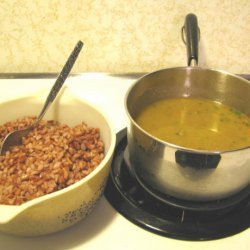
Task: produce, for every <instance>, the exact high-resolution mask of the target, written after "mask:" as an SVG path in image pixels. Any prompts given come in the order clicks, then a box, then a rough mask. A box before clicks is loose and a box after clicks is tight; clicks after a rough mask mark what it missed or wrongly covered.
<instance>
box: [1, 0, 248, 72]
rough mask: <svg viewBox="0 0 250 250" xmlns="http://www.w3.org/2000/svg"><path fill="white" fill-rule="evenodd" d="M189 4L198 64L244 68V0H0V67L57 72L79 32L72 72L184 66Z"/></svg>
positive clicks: (222, 67) (148, 69)
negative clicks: (79, 48) (194, 24)
mask: <svg viewBox="0 0 250 250" xmlns="http://www.w3.org/2000/svg"><path fill="white" fill-rule="evenodd" d="M190 12H192V13H195V14H196V15H197V17H198V22H199V27H200V30H201V40H200V65H201V66H206V67H211V68H218V69H224V70H227V71H230V72H232V73H250V25H249V24H250V1H249V0H210V1H208V0H196V1H191V0H175V1H174V0H141V1H139V0H137V1H135V0H126V1H125V0H103V1H101V0H23V1H20V0H3V1H0V18H1V25H0V55H1V60H0V73H3V72H5V73H6V72H58V71H60V70H61V67H62V66H63V64H64V62H65V61H66V59H67V57H68V55H69V54H70V52H71V50H72V49H73V47H74V45H75V44H76V42H77V41H78V40H79V39H81V40H82V41H83V42H84V43H85V47H84V49H83V50H82V52H81V55H80V57H79V59H78V61H77V63H76V65H75V67H74V69H73V71H74V72H86V71H102V72H113V73H121V72H147V71H153V70H156V69H160V68H164V67H175V66H185V65H186V48H185V45H184V44H183V42H182V39H181V27H182V26H183V24H184V19H185V16H186V15H187V14H188V13H190Z"/></svg>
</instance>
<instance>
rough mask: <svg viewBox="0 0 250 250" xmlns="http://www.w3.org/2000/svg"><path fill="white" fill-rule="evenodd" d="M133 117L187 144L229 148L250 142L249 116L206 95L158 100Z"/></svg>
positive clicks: (151, 130) (175, 141)
mask: <svg viewBox="0 0 250 250" xmlns="http://www.w3.org/2000/svg"><path fill="white" fill-rule="evenodd" d="M135 121H136V122H137V123H138V124H139V125H140V127H142V128H143V129H144V130H145V131H147V132H148V133H150V134H152V135H153V136H155V137H157V138H159V139H161V140H164V141H167V142H170V143H173V144H176V145H179V146H183V147H187V148H193V149H201V150H232V149H237V148H242V147H246V146H250V117H249V116H247V115H245V114H243V113H241V112H239V111H237V110H235V109H234V108H231V107H229V106H226V105H224V104H221V103H219V102H215V101H213V100H209V99H199V98H197V99H196V98H171V99H163V100H159V101H157V102H154V103H152V104H150V105H148V106H147V107H146V108H144V110H142V112H141V113H139V114H138V116H137V117H136V119H135Z"/></svg>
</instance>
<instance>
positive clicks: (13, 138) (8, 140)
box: [0, 41, 83, 155]
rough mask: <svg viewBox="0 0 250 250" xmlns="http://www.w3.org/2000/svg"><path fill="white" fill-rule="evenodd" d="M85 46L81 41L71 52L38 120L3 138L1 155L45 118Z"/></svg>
mask: <svg viewBox="0 0 250 250" xmlns="http://www.w3.org/2000/svg"><path fill="white" fill-rule="evenodd" d="M82 47H83V42H82V41H79V42H78V43H77V44H76V46H75V48H74V50H73V51H72V52H71V54H70V56H69V58H68V60H67V62H66V64H65V65H64V67H63V69H62V71H61V73H60V74H59V76H58V77H57V80H56V82H55V83H54V85H53V87H52V89H51V90H50V93H49V95H48V97H47V99H46V102H45V104H44V106H43V109H42V111H41V112H40V114H39V116H38V117H37V119H36V121H35V122H34V123H33V124H32V125H31V126H29V127H27V128H25V129H20V130H15V131H13V132H11V133H9V134H8V135H7V136H6V137H5V138H4V140H3V142H2V146H1V149H0V155H3V154H4V153H6V151H8V150H9V149H10V147H12V146H15V145H20V144H21V143H22V138H23V137H24V136H27V135H28V134H29V132H30V131H31V130H32V129H34V128H35V127H36V126H37V124H38V123H39V122H40V120H41V119H42V118H43V116H44V115H45V113H46V111H47V110H48V108H49V106H50V105H51V104H52V102H53V101H54V99H55V98H56V96H57V94H58V92H59V90H60V89H61V87H62V85H63V83H64V82H65V80H66V79H67V77H68V75H69V73H70V71H71V69H72V67H73V65H74V63H75V61H76V59H77V57H78V55H79V53H80V51H81V49H82Z"/></svg>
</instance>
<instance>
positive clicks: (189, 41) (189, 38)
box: [182, 13, 200, 66]
mask: <svg viewBox="0 0 250 250" xmlns="http://www.w3.org/2000/svg"><path fill="white" fill-rule="evenodd" d="M199 39H200V29H199V27H198V20H197V17H196V15H194V14H192V13H190V14H188V15H187V16H186V19H185V23H184V26H183V27H182V40H183V42H184V43H185V44H186V48H187V65H188V66H197V65H198V58H199V53H198V52H199Z"/></svg>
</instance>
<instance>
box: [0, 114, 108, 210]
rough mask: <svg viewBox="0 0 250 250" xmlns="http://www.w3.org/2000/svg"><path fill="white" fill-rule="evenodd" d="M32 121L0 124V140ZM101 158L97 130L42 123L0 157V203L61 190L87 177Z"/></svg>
mask: <svg viewBox="0 0 250 250" xmlns="http://www.w3.org/2000/svg"><path fill="white" fill-rule="evenodd" d="M35 119H36V117H24V118H21V119H18V120H15V121H10V122H7V123H5V124H3V125H0V141H2V140H3V139H4V137H5V136H6V135H7V134H8V133H9V132H11V131H13V130H16V129H21V128H24V127H26V126H28V125H30V124H32V123H33V122H34V121H35ZM103 158H104V143H103V141H102V140H101V138H100V132H99V129H98V128H92V127H88V126H87V125H86V124H85V123H81V124H78V125H76V126H74V127H69V126H67V125H65V124H61V123H59V122H57V121H54V120H47V121H46V120H42V121H41V122H40V123H39V124H38V126H37V127H36V128H34V129H33V130H32V131H31V132H30V133H29V134H28V136H26V137H24V138H23V141H22V145H19V146H15V147H13V148H11V150H10V151H7V152H6V154H5V155H2V156H0V204H4V205H20V204H22V203H24V202H26V201H29V200H32V199H34V198H37V197H40V196H43V195H45V194H49V193H52V192H55V191H57V190H61V189H63V188H65V187H67V186H69V185H71V184H73V183H75V182H77V181H79V180H81V179H82V178H84V177H85V176H87V175H88V174H89V173H90V172H92V171H93V170H94V169H95V168H96V166H98V165H99V163H100V162H101V161H102V159H103Z"/></svg>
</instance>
